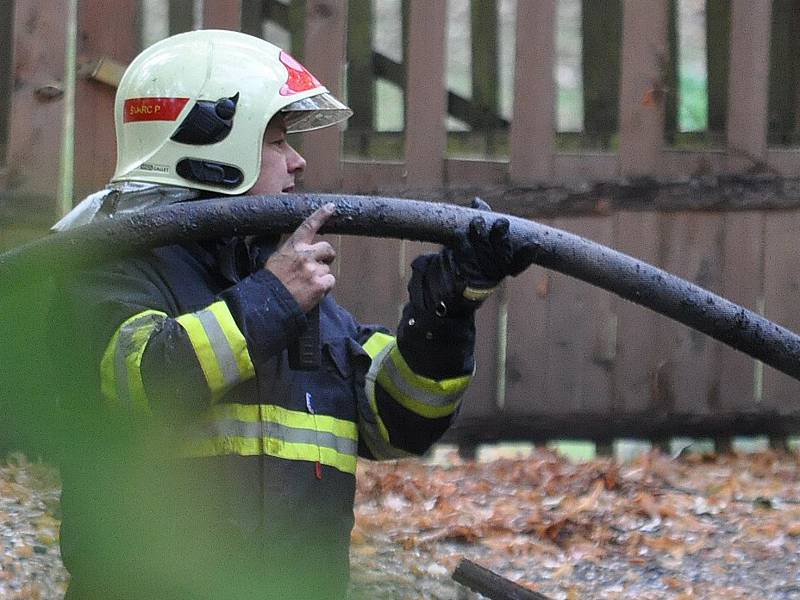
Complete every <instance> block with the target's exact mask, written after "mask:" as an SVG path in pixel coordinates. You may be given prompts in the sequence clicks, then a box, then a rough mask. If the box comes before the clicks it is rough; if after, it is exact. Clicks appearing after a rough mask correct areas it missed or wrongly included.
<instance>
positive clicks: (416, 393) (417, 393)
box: [382, 353, 464, 408]
mask: <svg viewBox="0 0 800 600" xmlns="http://www.w3.org/2000/svg"><path fill="white" fill-rule="evenodd" d="M387 354H388V353H387ZM382 366H383V369H384V372H385V373H386V375H387V376H388V377H389V379H390V380H391V381H392V383H394V384H395V385H396V386H397V388H398V389H399V390H400V391H401V392H402V393H403V394H404V395H406V396H408V397H410V398H413V399H414V400H417V401H418V402H421V403H423V404H427V405H428V406H435V407H437V408H440V407H444V406H450V405H451V404H453V402H455V401H456V400H458V399H459V398H460V397H461V396H462V394H463V393H464V390H459V391H457V392H455V393H452V394H433V393H431V392H429V391H427V390H423V389H422V388H419V387H417V386H415V385H414V384H412V383H411V382H409V381H407V380H406V379H405V378H404V377H403V374H402V373H400V371H399V370H398V369H397V367H396V366H395V364H394V361H393V360H392V357H391V356H386V358H385V359H384V361H383V364H382Z"/></svg>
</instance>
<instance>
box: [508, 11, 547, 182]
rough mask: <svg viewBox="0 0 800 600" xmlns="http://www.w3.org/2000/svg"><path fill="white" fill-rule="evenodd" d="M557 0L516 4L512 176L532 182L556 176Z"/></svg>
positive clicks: (517, 179) (511, 142)
mask: <svg viewBox="0 0 800 600" xmlns="http://www.w3.org/2000/svg"><path fill="white" fill-rule="evenodd" d="M555 25H556V3H555V0H536V1H534V0H523V1H521V2H519V3H518V4H517V24H516V32H517V33H516V36H517V37H516V59H515V66H514V117H513V120H512V122H511V133H510V137H511V141H510V145H511V165H510V176H511V180H512V181H514V182H515V183H532V182H534V181H537V180H542V179H549V178H550V177H552V175H553V152H554V148H555V147H554V133H555V82H554V80H553V63H554V60H555V29H556V27H555Z"/></svg>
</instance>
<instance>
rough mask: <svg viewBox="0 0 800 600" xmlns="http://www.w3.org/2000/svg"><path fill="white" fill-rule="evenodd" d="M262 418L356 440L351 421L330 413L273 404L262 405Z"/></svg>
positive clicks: (271, 421) (355, 428)
mask: <svg viewBox="0 0 800 600" xmlns="http://www.w3.org/2000/svg"><path fill="white" fill-rule="evenodd" d="M262 414H263V420H264V421H266V422H268V423H277V424H279V425H286V426H287V427H296V428H297V429H311V430H316V431H320V432H327V433H332V434H333V435H335V436H337V437H341V438H346V439H349V440H358V429H357V427H356V424H355V423H353V422H352V421H346V420H344V419H337V418H336V417H332V416H330V415H320V414H317V415H316V418H315V415H312V414H309V413H305V412H298V411H295V410H289V409H286V408H283V407H280V406H275V405H273V404H264V405H262Z"/></svg>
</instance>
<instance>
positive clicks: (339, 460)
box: [264, 438, 358, 473]
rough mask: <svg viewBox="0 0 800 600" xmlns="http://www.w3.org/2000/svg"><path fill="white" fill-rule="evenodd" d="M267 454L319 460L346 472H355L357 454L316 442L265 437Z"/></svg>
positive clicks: (290, 458)
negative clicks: (338, 450)
mask: <svg viewBox="0 0 800 600" xmlns="http://www.w3.org/2000/svg"><path fill="white" fill-rule="evenodd" d="M264 449H265V454H267V455H269V456H276V457H278V458H285V459H287V460H303V461H308V462H316V461H319V462H321V463H322V464H323V465H328V466H329V467H334V468H335V469H338V470H339V471H343V472H344V473H355V472H356V463H357V461H358V459H357V458H356V456H353V455H349V454H341V453H340V452H337V451H336V450H334V449H333V448H325V447H324V446H323V447H320V446H317V445H315V444H303V443H297V442H286V441H283V440H277V439H274V438H265V439H264Z"/></svg>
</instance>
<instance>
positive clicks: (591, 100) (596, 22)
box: [581, 0, 622, 148]
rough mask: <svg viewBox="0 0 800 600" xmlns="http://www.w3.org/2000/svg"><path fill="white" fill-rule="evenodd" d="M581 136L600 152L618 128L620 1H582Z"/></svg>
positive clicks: (607, 145) (609, 142)
mask: <svg viewBox="0 0 800 600" xmlns="http://www.w3.org/2000/svg"><path fill="white" fill-rule="evenodd" d="M581 31H582V33H583V45H582V46H581V59H582V64H583V132H584V135H585V136H587V137H588V138H589V139H590V140H591V141H593V142H594V141H595V140H596V144H593V145H599V146H600V147H601V148H608V147H609V146H610V145H611V137H612V136H613V135H615V134H616V133H617V131H618V127H619V76H620V43H621V38H622V0H582V2H581Z"/></svg>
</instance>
